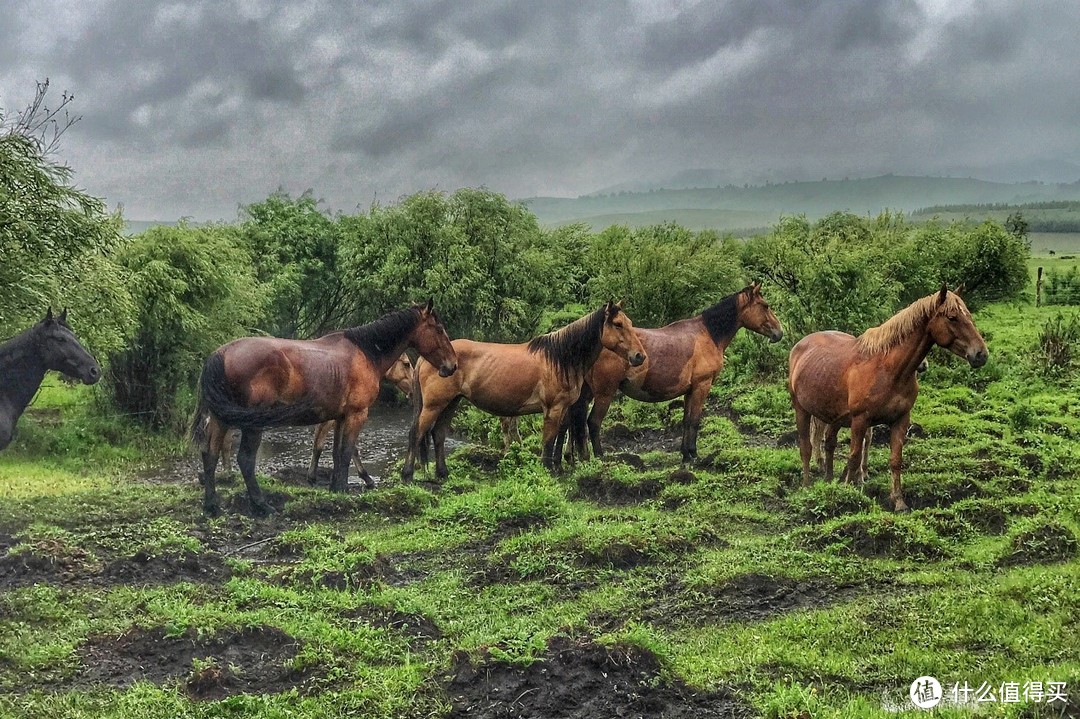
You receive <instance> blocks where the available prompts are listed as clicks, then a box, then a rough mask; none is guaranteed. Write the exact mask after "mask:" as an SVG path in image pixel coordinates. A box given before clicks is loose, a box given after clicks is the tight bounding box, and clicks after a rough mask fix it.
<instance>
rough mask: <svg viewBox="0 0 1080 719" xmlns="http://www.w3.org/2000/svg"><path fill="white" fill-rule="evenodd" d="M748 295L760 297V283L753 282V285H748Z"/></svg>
mask: <svg viewBox="0 0 1080 719" xmlns="http://www.w3.org/2000/svg"><path fill="white" fill-rule="evenodd" d="M750 294H752V295H760V294H761V283H760V282H754V283H753V284H751V285H750Z"/></svg>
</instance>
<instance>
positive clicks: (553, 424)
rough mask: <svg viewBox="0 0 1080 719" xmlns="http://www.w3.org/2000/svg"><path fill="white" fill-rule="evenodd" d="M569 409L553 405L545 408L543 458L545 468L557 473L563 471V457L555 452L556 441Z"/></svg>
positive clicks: (562, 405) (561, 405)
mask: <svg viewBox="0 0 1080 719" xmlns="http://www.w3.org/2000/svg"><path fill="white" fill-rule="evenodd" d="M568 409H569V407H568V405H566V404H552V405H549V406H547V407H545V408H544V434H543V445H542V446H543V454H542V457H543V461H544V466H545V467H547V468H548V469H550V470H552V471H555V472H561V471H562V457H560V456H559V455H558V454H557V453H556V451H555V441H556V440H557V439H558V434H559V430H560V429H562V425H563V420H564V419H565V417H566V413H567V410H568Z"/></svg>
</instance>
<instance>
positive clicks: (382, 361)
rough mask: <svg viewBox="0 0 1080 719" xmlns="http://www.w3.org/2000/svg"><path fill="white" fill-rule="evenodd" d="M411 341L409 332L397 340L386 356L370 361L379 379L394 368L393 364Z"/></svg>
mask: <svg viewBox="0 0 1080 719" xmlns="http://www.w3.org/2000/svg"><path fill="white" fill-rule="evenodd" d="M411 341H412V333H411V332H410V333H409V334H407V335H405V336H404V337H402V338H401V339H400V340H398V342H397V344H396V345H394V348H393V350H392V351H391V352H388V353H387V354H385V355H383V356H381V357H379V358H378V359H377V360H372V361H371V363H372V364H373V365H374V366H375V371H376V372H378V373H379V377H383V376H384V375H385V374H386V373H387V372H389V371H390V368H391V367H393V366H394V363H395V362H397V360H398V357H400V356H401V354H402V353H403V352H404V351H405V349H406V348H407V347H408V346H409V343H410V342H411Z"/></svg>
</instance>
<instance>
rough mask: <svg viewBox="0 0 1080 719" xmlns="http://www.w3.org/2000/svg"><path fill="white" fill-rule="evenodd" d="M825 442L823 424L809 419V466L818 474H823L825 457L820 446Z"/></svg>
mask: <svg viewBox="0 0 1080 719" xmlns="http://www.w3.org/2000/svg"><path fill="white" fill-rule="evenodd" d="M824 442H825V423H824V422H823V421H821V420H820V419H818V418H817V417H811V418H810V464H811V465H812V466H813V467H814V469H815V470H817V473H818V474H824V473H825V457H824V455H823V454H822V452H823V449H824V448H823V447H822V445H823V444H824Z"/></svg>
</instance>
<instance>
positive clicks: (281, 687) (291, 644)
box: [74, 626, 312, 699]
mask: <svg viewBox="0 0 1080 719" xmlns="http://www.w3.org/2000/svg"><path fill="white" fill-rule="evenodd" d="M299 649H300V644H299V642H297V640H296V639H294V638H293V637H291V636H289V635H288V634H286V633H285V632H283V631H281V630H280V629H277V628H275V627H267V626H261V627H247V628H244V629H239V630H229V631H225V632H222V633H220V634H217V635H215V636H212V637H200V636H199V633H198V632H197V631H196V630H195V629H194V628H188V630H187V631H186V632H185V633H184V634H182V635H180V636H169V635H167V634H166V630H165V628H164V627H155V628H153V629H150V630H145V629H141V628H139V627H132V628H131V629H129V630H127V631H126V632H124V633H123V634H121V635H120V636H119V637H113V636H105V635H98V636H93V637H90V638H89V639H88V640H87V641H86V642H85V643H84V644H83V645H82V646H81V647H80V648H79V651H78V654H79V657H80V659H81V660H82V662H83V665H84V667H83V669H82V671H81V672H80V673H79V674H78V675H77V676H76V677H75V680H74V684H76V685H83V686H85V685H102V684H103V685H106V686H112V687H117V688H125V687H129V686H131V685H132V684H134V683H135V682H137V681H148V682H153V683H154V684H179V685H180V686H181V687H182V688H183V690H184V691H185V692H186V693H187V694H188V695H189V696H191V697H192V698H194V699H221V698H224V697H227V696H232V695H234V694H273V693H278V692H283V691H288V690H289V689H292V688H294V687H297V686H300V685H301V684H303V682H304V681H305V680H307V679H309V678H310V677H311V675H312V672H311V671H310V670H299V671H298V670H295V669H292V668H291V667H290V666H289V664H290V663H291V661H292V660H293V658H295V657H296V654H297V652H298V651H299Z"/></svg>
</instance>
